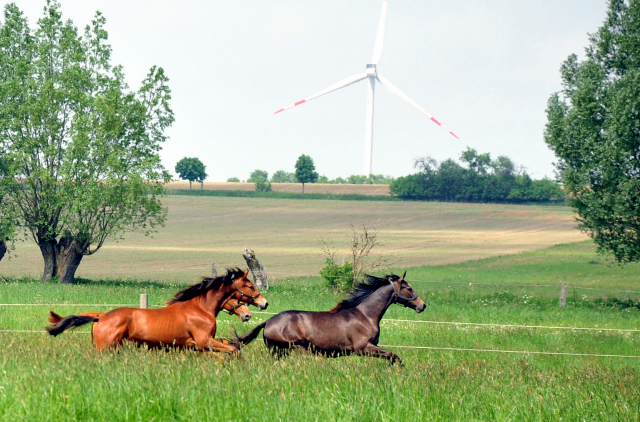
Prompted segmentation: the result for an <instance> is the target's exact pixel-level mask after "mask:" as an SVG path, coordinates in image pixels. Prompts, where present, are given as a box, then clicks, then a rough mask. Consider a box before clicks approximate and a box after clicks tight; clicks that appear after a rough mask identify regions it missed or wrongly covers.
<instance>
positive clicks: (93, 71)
mask: <svg viewBox="0 0 640 422" xmlns="http://www.w3.org/2000/svg"><path fill="white" fill-rule="evenodd" d="M105 22H106V21H105V18H104V17H103V16H102V15H101V14H100V13H99V12H97V13H96V15H95V18H94V20H93V21H92V23H91V25H88V26H87V27H86V29H85V30H84V33H83V34H80V33H79V31H78V29H77V28H76V27H75V26H74V25H73V22H71V21H70V20H67V21H63V19H62V14H61V11H60V4H59V3H58V2H57V1H54V0H49V1H47V3H46V7H45V10H44V14H43V16H42V17H41V18H40V19H39V20H38V22H37V27H36V29H35V31H32V30H31V29H30V28H29V26H28V23H27V19H26V18H25V16H24V14H23V13H22V12H21V11H20V10H19V9H18V7H17V6H16V5H15V4H8V5H6V6H5V9H4V22H2V23H0V80H1V81H2V83H1V84H0V151H1V153H0V155H1V156H3V157H4V160H5V162H6V164H7V175H8V176H7V177H6V183H7V186H6V196H7V198H8V200H9V201H10V203H11V204H12V205H13V206H14V207H15V210H16V218H17V220H16V221H17V222H19V224H20V225H21V226H22V227H23V228H24V229H25V230H26V231H27V233H29V234H30V235H31V237H32V238H33V240H34V241H35V242H36V244H37V245H38V246H39V247H40V250H41V252H42V256H43V258H44V272H43V279H44V280H45V281H46V280H49V279H51V278H52V277H55V276H58V275H59V277H60V282H63V283H68V282H73V281H74V275H75V271H76V269H77V267H78V265H79V264H80V261H81V260H82V257H83V256H86V255H91V254H93V253H95V252H96V251H98V250H99V249H100V248H101V247H102V245H103V244H104V242H105V241H106V240H107V239H109V238H111V239H114V238H115V239H117V238H121V237H122V236H123V235H124V233H126V232H128V231H132V230H141V231H143V232H145V233H147V234H148V233H149V232H151V231H153V229H154V228H155V227H156V226H157V225H162V224H163V223H164V220H165V216H166V212H167V211H166V209H165V208H164V207H163V206H162V204H161V202H160V199H159V196H160V195H162V194H164V188H163V183H164V182H167V181H169V180H170V175H169V174H168V173H167V172H166V171H165V169H164V168H163V167H162V165H161V162H160V156H159V154H158V152H159V150H160V148H161V144H162V142H164V141H165V139H166V136H165V134H164V131H165V129H166V128H167V127H168V126H169V125H170V124H171V123H172V122H173V112H172V111H171V108H170V107H169V100H170V99H171V92H170V90H169V87H168V86H167V82H168V79H167V77H166V76H165V75H164V71H163V70H162V68H158V67H155V66H154V67H152V68H151V70H150V71H149V73H148V75H147V77H146V78H145V80H144V81H143V82H142V87H141V88H140V89H139V90H138V91H137V92H132V91H129V89H128V86H127V84H126V83H125V80H124V79H125V78H124V73H123V69H122V67H120V66H112V65H111V64H110V58H111V47H110V46H109V45H108V44H107V43H106V40H107V32H106V30H105V28H104V26H105Z"/></svg>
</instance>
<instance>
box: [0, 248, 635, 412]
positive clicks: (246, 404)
mask: <svg viewBox="0 0 640 422" xmlns="http://www.w3.org/2000/svg"><path fill="white" fill-rule="evenodd" d="M590 262H591V263H590ZM635 274H638V272H637V268H636V267H634V266H628V267H615V266H613V267H612V266H608V265H607V262H606V261H604V260H602V258H599V257H597V256H596V255H594V254H593V249H592V248H590V247H588V246H586V245H582V244H575V245H563V246H558V247H554V248H551V249H548V250H544V251H538V252H533V253H525V254H520V255H516V256H510V257H502V258H491V259H487V260H482V261H475V262H469V263H465V264H459V265H450V266H441V267H421V268H413V269H409V270H408V273H407V276H408V278H409V280H413V281H412V283H413V285H414V287H415V288H416V290H417V291H418V292H419V293H420V295H421V297H423V299H425V301H426V302H427V304H428V307H427V309H426V311H425V312H423V313H421V314H417V313H415V312H414V311H412V310H410V309H405V308H402V307H400V306H392V307H391V308H390V309H389V311H388V312H387V314H386V315H385V319H383V322H382V331H381V335H380V343H381V344H386V345H390V346H388V348H391V349H393V350H394V351H395V352H396V353H397V354H398V355H400V357H401V358H402V359H403V360H404V362H405V366H404V367H400V366H393V367H392V366H389V365H388V363H386V362H385V361H382V360H379V359H375V358H370V357H343V358H338V359H325V358H322V357H318V356H313V355H307V354H302V353H294V354H293V355H292V356H290V357H289V358H286V359H282V360H276V359H274V358H273V357H271V356H270V355H269V353H268V352H267V350H266V348H265V347H264V345H263V344H262V342H261V341H260V340H257V341H255V342H254V343H252V344H250V345H249V346H247V347H246V348H245V349H243V351H242V358H241V359H236V358H230V357H226V358H223V359H219V358H216V357H214V356H212V355H210V354H208V353H197V352H193V351H188V350H187V351H180V350H178V351H176V350H169V351H163V350H147V349H146V348H140V347H135V346H132V345H126V346H124V347H122V348H121V349H119V350H118V351H108V352H101V353H98V352H96V351H94V350H93V347H92V346H91V338H90V337H91V336H90V334H89V333H88V331H87V329H85V328H83V329H80V330H76V331H75V332H68V333H65V334H63V335H62V336H59V337H57V338H51V337H49V336H47V335H45V334H44V333H40V332H37V333H15V332H11V333H7V332H0V365H1V368H0V419H3V420H43V421H57V420H95V421H102V420H124V421H138V420H213V421H217V420H220V421H226V420H267V421H279V420H323V421H324V420H331V421H334V420H335V421H343V420H344V421H346V420H363V421H374V420H375V421H379V420H382V421H397V420H403V421H450V420H471V421H475V420H483V421H485V420H500V421H507V420H512V421H521V420H540V421H546V420H565V421H573V420H576V421H578V420H589V421H593V420H595V421H600V420H602V421H612V420H621V421H638V420H639V418H640V417H639V415H640V395H638V394H637V386H638V382H639V380H640V377H639V375H640V359H636V358H598V357H580V356H545V355H532V354H526V353H524V354H504V353H495V352H462V351H447V350H424V349H423V350H415V349H405V348H394V347H393V346H407V345H408V346H429V347H441V348H473V349H484V350H511V351H539V352H562V353H586V354H615V355H628V356H630V355H640V333H637V332H623V331H605V330H600V328H604V327H608V328H625V329H638V328H640V306H639V305H640V303H639V302H638V301H637V299H636V298H633V297H625V296H624V294H623V295H622V296H616V294H615V291H618V290H620V289H623V290H630V288H631V287H633V286H634V284H635V283H637V281H638V277H637V275H635ZM459 281H460V282H459ZM543 281H544V283H546V284H549V285H551V286H554V287H553V288H551V287H550V288H549V291H545V290H544V289H542V288H539V287H529V286H530V285H531V284H534V283H538V284H543V283H542V282H543ZM562 281H566V282H568V283H569V284H570V285H574V286H576V287H581V286H582V287H591V288H602V289H605V290H602V291H600V290H598V292H603V294H590V295H583V294H582V293H581V292H577V289H576V292H574V291H571V295H570V297H569V300H568V301H567V306H566V307H564V308H560V307H559V306H558V300H557V293H558V292H559V283H560V282H562ZM469 282H471V283H472V284H471V286H469ZM481 282H482V283H485V286H480V284H481ZM321 283H322V281H321V279H320V278H319V277H316V278H300V279H289V280H282V281H279V282H278V283H276V284H275V285H274V287H273V288H272V289H270V290H269V291H268V292H265V296H266V297H267V299H268V300H269V302H270V306H269V309H268V310H269V311H274V312H279V311H282V310H285V309H291V308H294V309H309V310H326V309H328V308H329V307H331V306H333V305H334V304H335V302H336V301H337V300H338V299H339V297H336V296H334V295H333V294H332V293H330V292H329V291H328V290H327V289H326V288H324V287H322V285H321ZM491 283H493V285H491ZM182 286H183V285H178V284H175V285H167V284H163V283H153V282H147V283H136V282H133V281H108V282H99V281H90V280H83V282H82V283H80V284H79V285H76V286H63V285H57V284H42V283H40V282H38V281H34V280H24V279H23V280H10V281H9V282H6V283H3V284H2V285H0V303H55V304H57V305H56V306H54V307H53V308H54V310H55V311H58V312H60V313H62V314H69V313H79V312H83V311H87V310H93V309H104V308H101V307H100V306H98V305H96V306H94V307H91V308H89V307H86V306H77V305H74V306H63V305H64V304H78V303H94V304H100V303H102V304H109V303H111V304H114V303H123V304H126V303H131V304H136V303H137V302H138V298H139V294H140V293H148V294H149V295H150V304H151V305H154V306H160V305H162V303H163V302H164V301H165V300H166V299H168V298H169V297H170V296H171V294H172V293H173V292H174V291H176V290H178V289H179V288H181V287H182ZM607 289H610V291H609V290H607ZM47 311H48V307H42V306H30V307H2V306H0V329H3V330H6V329H14V330H15V329H25V330H42V328H43V326H44V325H45V318H46V313H47ZM268 317H269V315H268V314H263V313H254V316H253V318H252V320H251V321H250V322H248V323H246V324H242V323H240V322H239V320H238V319H237V318H235V317H231V316H228V315H225V314H221V315H220V324H219V336H222V337H224V336H230V335H231V327H232V326H235V327H236V328H237V329H238V330H239V331H240V332H246V331H247V330H249V329H250V328H252V327H254V326H255V325H256V324H258V323H259V322H261V321H264V320H265V319H266V318H268ZM399 320H408V321H399ZM420 321H458V322H465V321H466V322H481V323H502V324H507V323H513V324H527V325H548V326H565V327H592V328H596V330H590V331H578V330H572V329H568V330H559V329H539V328H522V327H520V328H518V327H500V326H459V325H440V324H431V323H424V322H420Z"/></svg>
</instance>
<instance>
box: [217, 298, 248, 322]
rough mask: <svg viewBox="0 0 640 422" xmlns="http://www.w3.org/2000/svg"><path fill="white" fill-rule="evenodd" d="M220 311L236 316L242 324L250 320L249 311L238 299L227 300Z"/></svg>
mask: <svg viewBox="0 0 640 422" xmlns="http://www.w3.org/2000/svg"><path fill="white" fill-rule="evenodd" d="M222 309H224V310H225V311H227V312H229V314H230V315H237V316H238V318H240V320H241V321H242V322H247V321H249V320H250V319H251V311H250V310H249V308H248V307H247V305H246V304H245V303H244V302H240V301H239V300H238V299H233V298H231V299H229V300H227V301H226V302H225V303H224V305H223V306H222Z"/></svg>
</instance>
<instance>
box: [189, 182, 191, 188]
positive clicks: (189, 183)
mask: <svg viewBox="0 0 640 422" xmlns="http://www.w3.org/2000/svg"><path fill="white" fill-rule="evenodd" d="M189 190H191V180H189Z"/></svg>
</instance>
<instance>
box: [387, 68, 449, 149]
mask: <svg viewBox="0 0 640 422" xmlns="http://www.w3.org/2000/svg"><path fill="white" fill-rule="evenodd" d="M377 79H378V82H380V85H382V86H383V88H384V89H386V90H387V91H389V93H390V94H392V95H395V96H396V97H398V98H400V99H401V100H402V101H404V102H405V103H407V104H409V105H410V106H412V107H414V108H415V109H417V110H418V111H419V112H421V113H422V114H424V115H425V116H427V117H428V118H429V119H431V121H433V122H434V123H435V124H437V125H438V126H440V127H441V128H442V129H444V130H445V131H447V132H449V134H450V135H453V136H454V137H455V138H456V139H460V138H458V136H457V135H456V134H455V133H453V132H452V131H451V130H450V129H449V128H448V127H446V126H445V125H443V124H442V123H440V122H439V121H438V120H436V118H435V117H433V116H432V115H431V114H430V113H427V111H426V110H425V109H424V108H422V107H420V106H419V105H418V104H417V103H416V102H415V101H413V100H412V99H411V98H409V97H407V96H406V95H405V93H404V92H402V91H400V90H399V89H398V88H396V86H395V85H393V84H392V83H391V82H389V81H388V80H387V79H385V78H384V77H383V76H382V75H380V74H379V73H378V76H377Z"/></svg>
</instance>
